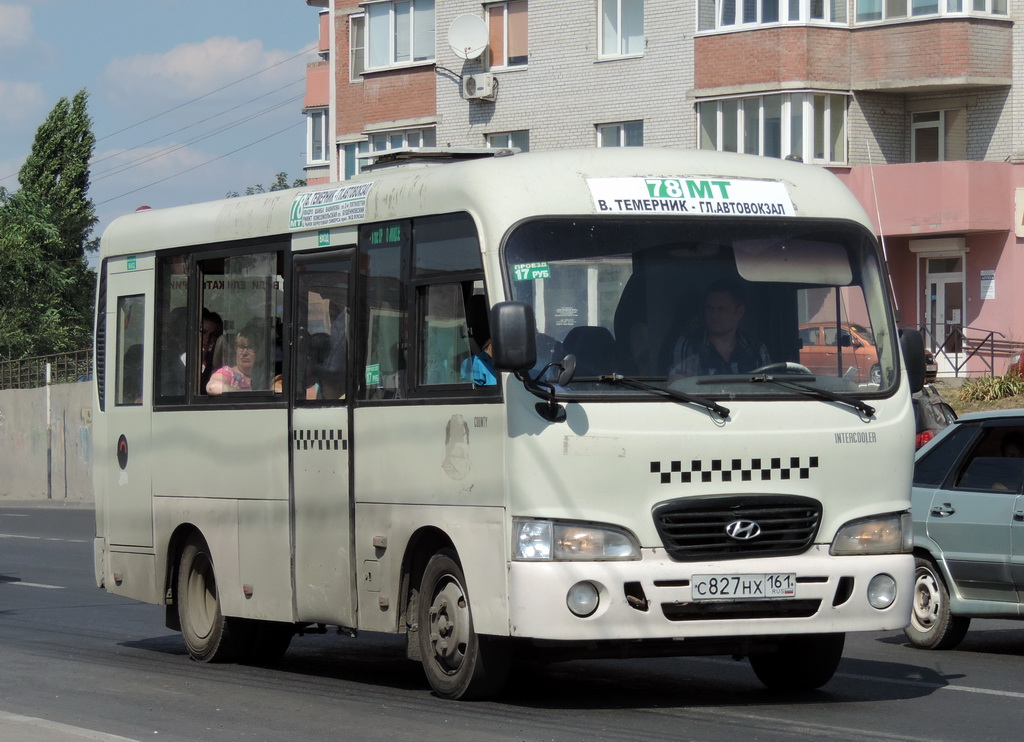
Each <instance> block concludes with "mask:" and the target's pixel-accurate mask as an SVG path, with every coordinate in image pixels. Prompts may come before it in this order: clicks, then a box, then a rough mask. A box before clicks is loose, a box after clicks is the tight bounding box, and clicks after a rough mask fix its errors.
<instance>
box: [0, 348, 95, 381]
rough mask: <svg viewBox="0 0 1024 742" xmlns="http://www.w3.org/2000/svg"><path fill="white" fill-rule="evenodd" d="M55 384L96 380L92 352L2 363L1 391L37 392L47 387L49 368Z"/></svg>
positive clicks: (83, 351)
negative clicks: (23, 390)
mask: <svg viewBox="0 0 1024 742" xmlns="http://www.w3.org/2000/svg"><path fill="white" fill-rule="evenodd" d="M47 365H49V367H50V383H51V384H68V383H71V382H73V381H89V380H90V379H92V349H91V348H90V349H88V350H76V351H72V352H70V353H55V354H53V355H49V356H37V357H35V358H22V359H20V360H17V361H0V389H36V388H38V387H41V386H46V367H47Z"/></svg>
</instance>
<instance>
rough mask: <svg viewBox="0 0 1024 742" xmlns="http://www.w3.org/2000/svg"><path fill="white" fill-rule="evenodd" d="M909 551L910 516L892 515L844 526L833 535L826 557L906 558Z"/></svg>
mask: <svg viewBox="0 0 1024 742" xmlns="http://www.w3.org/2000/svg"><path fill="white" fill-rule="evenodd" d="M913 547H914V531H913V521H912V520H911V518H910V513H892V514H891V515H884V516H878V517H875V518H865V519H864V520H855V521H853V522H852V523H847V524H846V525H845V526H843V527H842V528H840V529H839V533H837V534H836V537H835V540H834V541H833V542H832V548H831V549H830V553H831V554H832V555H833V556H848V555H853V554H909V553H911V551H913Z"/></svg>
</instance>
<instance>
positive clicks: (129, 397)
mask: <svg viewBox="0 0 1024 742" xmlns="http://www.w3.org/2000/svg"><path fill="white" fill-rule="evenodd" d="M145 316H146V298H145V297H144V296H121V297H118V299H117V354H118V360H117V387H116V389H117V399H116V404H117V405H118V406H124V405H140V404H142V381H143V378H144V376H143V371H144V370H143V359H142V355H143V348H144V346H143V344H142V341H143V334H144V332H145V328H144V320H145Z"/></svg>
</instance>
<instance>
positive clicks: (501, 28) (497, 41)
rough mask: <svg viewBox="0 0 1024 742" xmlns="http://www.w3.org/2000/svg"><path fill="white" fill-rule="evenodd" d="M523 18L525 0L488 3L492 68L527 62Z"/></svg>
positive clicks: (489, 46) (525, 33)
mask: <svg viewBox="0 0 1024 742" xmlns="http://www.w3.org/2000/svg"><path fill="white" fill-rule="evenodd" d="M526 21H527V16H526V0H510V2H507V3H497V4H496V5H489V6H488V7H487V28H488V49H489V51H490V55H491V69H501V68H504V67H522V66H523V65H525V64H526V62H527V60H528V54H527V22H526Z"/></svg>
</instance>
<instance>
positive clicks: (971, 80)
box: [850, 18, 1013, 93]
mask: <svg viewBox="0 0 1024 742" xmlns="http://www.w3.org/2000/svg"><path fill="white" fill-rule="evenodd" d="M1012 30H1013V24H1012V23H1011V22H1010V21H1002V20H992V19H986V18H938V19H932V20H927V21H918V22H912V23H892V24H887V25H882V26H869V27H860V28H855V29H853V30H852V31H851V32H850V33H851V34H852V37H851V44H850V52H851V64H850V88H851V89H852V90H879V91H885V92H894V93H898V92H909V91H913V92H915V93H922V92H933V91H934V92H955V91H957V90H970V89H978V88H986V87H1002V86H1009V85H1010V84H1011V82H1012V79H1013V68H1012V62H1013V41H1012V35H1011V34H1012Z"/></svg>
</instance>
